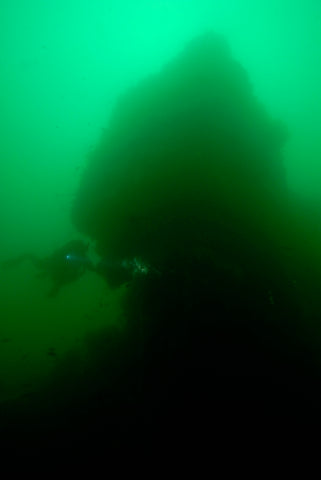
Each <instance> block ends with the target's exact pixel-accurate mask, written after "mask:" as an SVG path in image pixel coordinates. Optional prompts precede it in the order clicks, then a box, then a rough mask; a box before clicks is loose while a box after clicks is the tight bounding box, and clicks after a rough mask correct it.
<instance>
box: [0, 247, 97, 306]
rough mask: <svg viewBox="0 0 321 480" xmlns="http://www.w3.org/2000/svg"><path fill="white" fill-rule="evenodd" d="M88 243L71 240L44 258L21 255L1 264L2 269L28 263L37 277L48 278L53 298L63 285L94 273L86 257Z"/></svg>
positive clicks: (50, 293) (93, 268) (93, 267)
mask: <svg viewBox="0 0 321 480" xmlns="http://www.w3.org/2000/svg"><path fill="white" fill-rule="evenodd" d="M88 247H89V243H85V242H83V241H82V240H73V241H70V242H68V243H66V244H65V245H63V246H62V247H61V248H59V249H57V250H55V251H54V252H53V253H52V254H51V255H49V256H48V257H45V258H39V257H37V256H36V255H33V254H29V253H27V254H23V255H20V256H18V257H15V258H13V259H11V260H6V261H4V262H2V264H1V266H2V268H4V269H10V268H13V267H16V266H19V265H20V264H21V263H23V262H25V261H30V262H31V263H32V264H33V265H34V267H36V268H37V269H38V270H39V274H38V275H37V276H38V277H50V278H51V280H52V283H53V285H52V288H51V290H50V291H49V294H48V295H49V296H50V297H55V296H56V295H57V294H58V292H59V291H60V289H61V287H62V286H63V285H65V284H68V283H71V282H73V281H75V280H77V279H78V278H80V277H81V276H82V275H83V274H84V273H85V271H86V270H91V271H95V270H96V269H95V266H94V265H93V264H92V262H91V260H90V259H89V258H88V256H87V252H88Z"/></svg>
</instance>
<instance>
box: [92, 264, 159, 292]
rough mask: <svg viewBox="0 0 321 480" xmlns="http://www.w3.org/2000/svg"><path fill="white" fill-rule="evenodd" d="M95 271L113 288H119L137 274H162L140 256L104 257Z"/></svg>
mask: <svg viewBox="0 0 321 480" xmlns="http://www.w3.org/2000/svg"><path fill="white" fill-rule="evenodd" d="M95 271H96V273H98V274H99V275H101V276H102V277H104V279H105V280H106V282H107V283H108V286H109V287H110V288H111V289H113V288H118V287H120V286H121V285H122V284H124V283H128V282H129V281H130V280H132V279H133V278H134V277H137V276H146V275H151V274H156V275H160V272H159V270H157V269H156V268H154V267H152V266H151V265H149V264H148V263H146V262H144V261H143V260H142V259H141V258H140V257H134V258H133V259H130V260H128V259H125V260H109V259H106V258H102V259H101V260H100V262H99V263H98V264H97V265H96V267H95Z"/></svg>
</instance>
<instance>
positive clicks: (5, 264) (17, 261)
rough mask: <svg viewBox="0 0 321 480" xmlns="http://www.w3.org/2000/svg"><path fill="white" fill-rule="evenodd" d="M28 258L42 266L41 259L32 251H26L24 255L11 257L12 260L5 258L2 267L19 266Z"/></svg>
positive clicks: (6, 268) (7, 268)
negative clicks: (31, 252)
mask: <svg viewBox="0 0 321 480" xmlns="http://www.w3.org/2000/svg"><path fill="white" fill-rule="evenodd" d="M26 260H29V261H31V262H32V263H33V265H35V266H36V267H40V263H41V260H39V259H38V258H37V257H35V256H34V255H32V254H30V253H24V254H23V255H19V256H18V257H14V258H11V259H10V260H5V261H3V262H1V264H0V265H1V267H2V268H3V269H5V270H9V269H10V268H14V267H18V266H19V265H21V264H22V263H23V262H25V261H26Z"/></svg>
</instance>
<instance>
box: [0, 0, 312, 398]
mask: <svg viewBox="0 0 321 480" xmlns="http://www.w3.org/2000/svg"><path fill="white" fill-rule="evenodd" d="M320 24H321V3H320V2H319V1H318V0H314V1H312V0H308V1H305V2H293V1H290V0H284V1H282V2H280V1H277V0H269V1H261V2H257V1H254V0H251V1H247V2H244V1H241V0H238V1H237V0H235V1H216V2H213V1H205V0H197V1H196V0H195V1H192V0H190V1H189V0H151V1H147V0H137V1H135V2H133V1H125V0H117V1H116V0H114V1H105V2H101V1H99V0H91V1H89V0H88V1H82V2H79V1H78V2H76V1H74V0H70V1H65V0H56V1H48V2H41V1H39V0H28V1H27V0H17V1H15V2H12V1H10V0H2V2H1V5H0V50H1V55H0V129H1V130H0V131H1V135H0V149H1V156H0V229H1V230H0V231H1V236H0V247H1V248H0V261H5V260H7V259H8V258H13V257H15V256H16V255H21V254H23V253H25V252H32V253H33V254H35V255H39V257H44V256H46V255H49V254H50V253H51V252H52V251H53V250H55V249H56V248H58V247H60V246H61V245H63V244H64V243H65V242H67V241H69V240H70V239H72V238H81V234H82V232H81V231H77V230H76V227H75V226H74V225H73V224H72V221H71V211H72V206H73V202H74V199H75V197H76V196H77V192H78V187H79V184H80V183H81V181H82V180H83V178H84V175H86V170H85V168H86V165H87V163H88V161H89V160H88V159H90V158H92V152H93V151H95V148H96V146H97V144H99V142H100V140H101V138H104V134H105V131H106V128H108V125H109V120H110V118H112V115H113V112H114V111H115V109H116V108H117V105H118V103H117V102H118V99H119V98H120V96H121V95H123V94H124V93H125V92H127V91H128V90H129V91H130V89H131V88H132V87H134V86H136V85H139V82H141V81H143V80H144V79H145V78H149V77H150V76H151V75H154V74H158V72H159V71H161V70H162V69H163V67H164V66H165V65H167V63H168V62H170V61H171V60H172V59H174V58H175V57H176V56H177V55H178V54H179V52H181V50H182V49H183V48H184V47H185V46H186V44H187V43H188V42H189V41H190V40H192V39H193V38H194V37H196V36H197V35H200V34H203V33H204V32H206V31H208V30H209V29H211V30H213V31H215V32H217V33H219V34H222V35H223V36H224V37H225V38H226V40H227V42H228V44H229V46H230V49H231V52H232V55H233V57H234V58H235V59H236V60H237V61H238V62H239V63H240V64H241V65H242V67H243V68H244V69H245V71H246V73H247V75H248V77H249V80H250V83H251V85H252V89H253V94H254V96H255V97H256V98H258V99H259V102H261V103H262V104H263V105H264V107H265V109H266V111H267V114H268V115H271V118H277V119H280V120H281V121H282V122H284V124H285V125H286V126H287V130H288V132H289V137H288V140H287V141H286V143H285V144H284V147H283V150H282V154H283V158H284V166H285V169H286V179H287V188H288V190H289V192H293V194H294V198H297V199H300V202H310V204H311V205H312V209H311V210H310V212H311V213H310V218H309V222H310V223H312V224H313V228H312V232H315V235H316V236H315V237H313V235H312V237H311V227H309V228H310V230H309V232H310V233H309V235H310V237H309V238H308V240H306V239H305V238H304V235H302V238H300V239H298V240H297V241H295V242H294V243H296V244H297V245H299V246H300V248H303V249H306V252H307V255H308V253H309V252H311V251H312V252H313V253H312V263H317V262H318V261H319V260H318V252H317V249H318V243H317V241H315V238H319V237H320V200H321V199H320V187H319V185H320V180H321V166H320V158H321V144H320V126H321V90H320V84H321V61H320V60H321V58H320V57H321V29H320ZM147 109H148V105H147ZM120 171H121V174H122V175H124V176H126V171H124V170H120ZM131 174H132V172H131ZM192 174H193V172H192ZM162 181H163V182H164V183H166V180H164V179H162ZM127 182H128V185H130V184H131V177H129V179H127ZM189 183H190V184H192V179H190V180H189ZM124 188H125V187H124ZM126 188H127V187H126ZM144 194H146V195H148V190H146V191H143V192H142V193H141V195H142V197H143V195H144ZM123 201H124V202H125V201H126V202H130V198H129V197H128V198H127V197H123ZM142 201H143V200H142V199H138V200H137V205H139V202H142ZM88 203H90V202H88ZM82 208H83V209H84V211H85V209H86V202H83V207H82ZM298 212H299V207H298ZM78 213H79V212H78ZM300 215H302V217H304V216H305V214H304V213H303V214H301V213H300ZM298 218H301V217H299V215H298ZM112 222H114V224H113V223H111V225H114V227H115V229H117V228H118V227H119V229H121V226H119V225H118V222H117V220H115V219H112ZM80 230H81V229H80ZM124 232H125V233H124V235H127V234H128V232H127V231H126V230H125V231H124ZM84 238H85V239H86V237H84ZM115 238H116V239H115V240H114V241H115V242H119V243H118V245H119V250H120V252H121V251H122V250H121V240H119V238H117V237H115ZM89 240H90V241H91V245H90V252H89V255H90V257H91V258H92V259H93V260H95V259H96V258H97V250H96V249H95V239H89ZM126 241H127V237H126V239H125V241H124V244H126ZM305 242H306V243H305ZM302 243H303V244H304V243H305V246H304V247H302ZM286 247H287V246H286ZM112 248H114V251H115V246H113V247H112ZM126 249H127V250H126ZM126 249H125V250H126V254H128V255H130V254H131V253H132V252H131V251H130V249H128V248H127V246H126ZM98 250H99V249H98ZM102 250H103V249H102V248H100V250H99V252H98V253H99V254H101V253H102ZM116 250H117V249H116ZM151 251H152V249H151ZM151 255H153V253H151ZM314 257H315V261H314V260H313V258H314ZM288 262H289V263H290V264H291V258H290V260H288ZM36 273H37V272H36V270H35V269H34V267H33V266H32V265H30V264H29V263H27V262H26V263H23V264H21V265H20V266H18V267H17V268H15V269H12V270H10V271H6V272H4V271H0V287H1V288H0V400H3V401H6V400H9V401H10V400H13V401H17V400H18V402H24V401H25V399H28V398H30V396H32V395H33V394H34V392H37V391H38V390H39V389H41V388H42V387H43V386H45V385H46V384H47V382H48V381H49V383H50V381H51V379H52V378H56V377H57V376H58V378H60V377H59V375H60V374H61V371H62V370H63V369H64V368H65V366H68V365H69V363H68V361H69V360H70V359H71V360H70V365H74V364H76V365H77V368H75V369H76V370H77V371H78V370H79V368H80V367H79V365H81V368H86V362H89V361H90V355H92V354H93V353H92V352H93V351H94V349H95V347H93V344H92V343H90V338H93V337H91V335H94V336H95V334H97V335H99V332H104V331H105V328H106V327H109V326H110V325H116V326H117V328H118V327H119V328H120V329H122V328H123V323H124V312H123V308H122V302H121V299H122V297H123V295H124V290H126V289H125V287H121V288H119V289H116V290H112V289H110V288H109V287H108V285H107V284H106V282H105V281H104V279H103V278H101V277H100V276H98V275H96V274H95V273H93V272H87V273H86V274H85V275H84V276H82V277H81V278H80V279H79V280H77V281H76V282H74V283H72V284H70V285H67V286H66V287H65V288H63V289H62V291H61V292H60V293H59V295H58V296H57V297H55V298H48V296H47V293H48V291H49V290H50V279H48V278H38V277H37V276H36V275H35V274H36ZM294 280H295V279H294ZM315 289H316V292H318V289H317V285H315ZM315 295H317V293H316V294H315ZM313 298H314V301H315V302H316V303H317V298H316V297H315V296H314V297H313ZM311 308H312V307H311ZM315 328H316V332H318V328H317V327H315ZM320 335H321V333H320ZM318 341H319V338H317V339H316V342H317V343H318ZM320 344H321V336H320ZM97 348H98V349H99V346H98V347H97ZM52 352H54V354H52ZM97 355H98V357H99V354H97ZM68 359H69V360H68ZM73 362H74V363H73ZM95 362H96V360H95ZM72 368H73V367H71V369H72ZM57 372H58V373H57ZM59 372H60V373H59ZM71 377H72V375H71Z"/></svg>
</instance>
